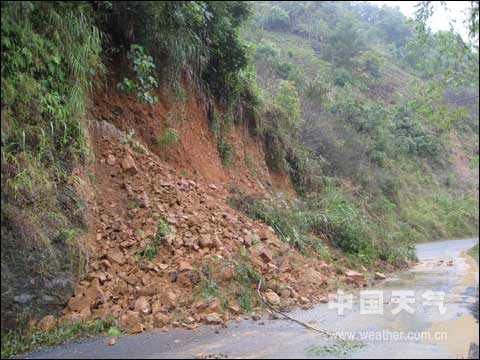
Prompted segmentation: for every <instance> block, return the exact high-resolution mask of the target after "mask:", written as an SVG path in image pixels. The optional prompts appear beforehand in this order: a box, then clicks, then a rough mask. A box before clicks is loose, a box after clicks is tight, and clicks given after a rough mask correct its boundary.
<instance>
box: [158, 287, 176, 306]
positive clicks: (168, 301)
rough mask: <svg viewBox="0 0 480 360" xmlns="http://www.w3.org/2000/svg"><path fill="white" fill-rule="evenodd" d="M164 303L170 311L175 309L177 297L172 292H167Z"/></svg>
mask: <svg viewBox="0 0 480 360" xmlns="http://www.w3.org/2000/svg"><path fill="white" fill-rule="evenodd" d="M162 303H163V305H165V306H166V307H168V308H169V309H173V308H175V307H176V306H177V295H175V293H174V292H172V291H169V292H167V293H166V294H165V296H164V298H163V299H162Z"/></svg>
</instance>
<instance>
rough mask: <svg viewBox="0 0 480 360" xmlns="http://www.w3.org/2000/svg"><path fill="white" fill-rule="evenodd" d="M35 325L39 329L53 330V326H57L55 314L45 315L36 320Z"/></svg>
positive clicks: (44, 330)
mask: <svg viewBox="0 0 480 360" xmlns="http://www.w3.org/2000/svg"><path fill="white" fill-rule="evenodd" d="M37 326H38V328H39V329H40V330H41V331H43V332H47V331H50V330H53V329H54V328H55V326H57V320H56V319H55V316H53V315H47V316H45V317H44V318H43V319H42V320H40V321H39V322H38V325H37Z"/></svg>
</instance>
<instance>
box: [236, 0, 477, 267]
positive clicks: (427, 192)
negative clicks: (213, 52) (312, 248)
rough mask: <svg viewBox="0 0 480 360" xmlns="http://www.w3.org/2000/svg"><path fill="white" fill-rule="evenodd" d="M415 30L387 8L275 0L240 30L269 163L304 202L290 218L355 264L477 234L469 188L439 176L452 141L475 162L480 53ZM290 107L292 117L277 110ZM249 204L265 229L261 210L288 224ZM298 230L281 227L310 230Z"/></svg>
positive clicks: (450, 38) (272, 209)
mask: <svg viewBox="0 0 480 360" xmlns="http://www.w3.org/2000/svg"><path fill="white" fill-rule="evenodd" d="M428 3H430V2H428ZM421 6H422V5H421ZM423 6H429V5H428V4H427V5H425V4H423ZM420 29H421V26H420V24H419V23H415V22H412V21H408V20H407V19H406V17H405V16H404V15H403V14H402V13H401V12H400V11H399V10H398V9H393V8H390V7H387V6H383V7H378V6H376V5H372V4H369V3H353V2H321V3H319V2H310V1H305V2H303V1H302V2H290V1H282V2H262V3H259V4H257V5H256V7H255V16H254V18H253V20H252V21H251V22H250V23H249V26H248V27H246V28H245V31H244V32H245V37H246V38H247V39H249V40H250V41H252V43H254V44H255V45H256V46H255V52H254V54H253V59H254V63H255V67H256V69H257V79H258V82H259V84H260V86H261V90H262V98H263V99H264V103H265V110H264V112H263V118H262V126H263V134H264V138H265V145H266V149H267V154H266V157H267V162H268V163H269V164H270V166H271V167H273V168H276V169H278V168H283V169H285V170H287V171H288V172H289V173H290V175H291V176H292V179H293V180H294V184H295V186H296V189H297V191H298V192H300V193H302V194H303V195H304V198H305V199H304V200H303V201H304V205H303V210H299V209H296V210H292V214H294V213H295V214H296V213H298V212H300V213H302V214H305V209H308V213H309V214H310V215H309V216H314V217H315V216H317V217H319V218H322V219H323V221H325V224H328V229H330V231H327V227H324V228H323V229H322V230H321V231H320V233H322V234H328V235H329V237H330V239H331V241H332V243H333V244H334V245H336V246H338V247H340V248H342V249H343V250H344V251H346V252H349V253H355V254H357V255H358V256H360V257H362V258H363V259H366V258H370V259H373V258H381V259H384V260H388V261H392V260H393V259H395V261H401V259H402V258H403V259H405V258H408V257H409V255H408V254H409V251H410V250H409V249H410V246H411V242H412V241H418V240H427V239H430V238H431V237H432V236H433V237H434V238H444V237H449V236H459V229H460V228H463V231H464V232H465V234H467V233H470V234H471V233H475V232H476V231H478V230H477V228H478V215H477V210H478V202H477V201H476V200H475V197H476V196H475V195H474V194H478V186H477V184H476V183H475V182H474V181H473V182H472V181H471V180H470V181H469V180H467V179H461V178H456V179H453V178H452V176H451V175H449V174H451V173H452V172H453V171H454V170H453V166H454V164H453V163H452V161H451V158H450V156H451V155H452V150H453V147H454V146H456V147H457V150H456V151H458V146H457V145H458V143H455V142H452V136H461V137H462V139H463V141H464V144H462V145H463V146H461V148H463V150H462V151H465V152H467V153H468V154H469V155H468V156H469V157H470V158H471V159H472V161H474V160H475V157H476V153H475V150H474V149H475V146H477V147H478V130H474V129H476V127H477V126H478V125H477V124H478V87H477V86H476V84H475V83H476V81H477V79H478V52H475V51H474V50H473V51H472V47H468V46H466V45H465V44H463V43H461V42H459V37H458V35H455V34H453V33H450V32H438V33H433V32H431V31H430V30H428V29H426V28H423V30H420ZM285 84H289V86H293V88H292V89H291V90H289V91H288V92H287V93H288V96H285V95H282V94H280V96H279V91H278V89H279V88H284V87H285ZM292 98H296V100H295V101H294V100H293V99H292ZM464 99H467V100H469V101H467V102H464V101H463V100H464ZM294 103H298V104H300V107H299V113H296V112H295V114H294V113H292V112H288V111H287V112H285V109H288V108H292V104H294ZM282 109H283V111H282ZM285 114H288V115H285ZM297 114H298V115H297ZM285 118H287V119H289V120H290V121H289V120H286V119H285ZM293 119H296V120H295V122H294V123H295V124H299V128H298V130H299V132H298V134H299V136H295V135H293V134H295V133H296V131H297V130H296V129H294V128H292V122H291V120H293ZM466 124H468V125H466ZM472 130H473V131H472ZM454 134H456V135H454ZM292 135H293V136H292ZM332 181H333V182H332ZM319 194H320V195H319ZM334 194H336V195H334ZM340 194H343V195H342V196H341V195H340ZM345 194H346V195H347V197H346V198H345ZM307 198H308V199H311V198H313V199H315V201H314V202H313V203H312V202H310V201H309V200H307ZM327 199H330V200H327ZM346 199H348V202H347V203H345V201H346ZM367 199H368V200H367ZM247 204H248V202H247ZM259 204H261V205H258V206H259V208H258V209H259V211H255V210H254V209H257V205H255V206H249V207H247V208H246V209H245V210H246V211H247V212H250V213H251V214H252V215H253V216H256V217H259V218H261V219H263V220H264V221H267V222H269V223H271V225H272V226H274V227H275V226H276V224H277V222H278V220H275V221H274V222H273V223H272V221H271V218H270V215H269V214H273V215H272V216H273V219H277V218H280V217H282V218H284V219H288V218H289V214H290V213H289V212H288V211H287V212H286V213H285V212H282V213H281V214H282V215H281V216H280V215H279V214H278V211H277V210H276V209H277V206H276V205H274V204H272V202H271V201H270V202H267V204H268V206H267V205H266V203H265V202H264V201H261V202H260V203H259ZM312 204H313V206H312ZM420 209H421V210H420ZM312 214H313V215H312ZM309 216H307V218H308V217H309ZM290 218H291V217H290ZM447 218H448V219H447ZM285 221H287V220H285ZM282 223H283V222H279V223H278V224H282ZM301 224H302V222H301V221H300V222H297V221H291V222H290V225H291V226H293V227H294V228H295V229H296V231H297V233H298V234H302V233H303V234H308V233H310V232H311V230H312V229H308V228H304V227H302V226H301ZM290 225H289V226H287V227H288V228H290ZM279 226H280V225H279ZM325 226H327V225H325ZM282 227H283V226H282ZM279 232H280V233H284V232H286V230H284V229H279ZM460 232H461V231H460ZM287 233H288V231H287ZM290 233H291V231H290ZM299 236H300V235H299ZM289 238H291V236H290V237H289ZM301 238H302V237H301V236H300V237H297V239H301ZM307 238H308V237H307ZM307 238H305V241H307ZM302 241H304V240H298V241H297V240H295V242H296V243H297V244H298V243H300V242H302Z"/></svg>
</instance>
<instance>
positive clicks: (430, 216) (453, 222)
mask: <svg viewBox="0 0 480 360" xmlns="http://www.w3.org/2000/svg"><path fill="white" fill-rule="evenodd" d="M245 37H246V38H247V39H248V40H249V41H251V42H253V43H255V44H259V43H260V42H261V41H266V42H270V43H273V44H274V45H275V46H276V47H277V48H278V49H280V56H279V59H280V60H281V61H284V62H290V63H293V64H294V65H295V66H296V68H297V69H300V72H301V73H302V75H301V76H300V77H303V79H306V80H307V81H308V79H314V78H321V79H322V78H327V77H328V74H330V73H331V72H332V71H334V67H333V66H332V65H331V64H329V63H328V62H326V61H324V60H322V59H321V58H320V57H319V56H318V55H317V54H316V52H315V50H314V49H313V48H312V46H311V44H310V42H309V41H308V39H306V38H304V37H301V36H297V35H295V34H291V33H285V32H276V31H256V32H255V33H250V32H249V31H248V29H246V30H245ZM374 52H375V53H376V54H377V55H378V56H380V57H381V58H382V68H381V73H382V78H381V79H380V80H379V81H378V82H377V83H376V84H375V85H374V86H371V87H367V86H365V84H364V82H363V80H362V78H361V77H360V76H355V74H354V79H353V84H352V87H351V89H352V92H353V94H354V96H356V97H358V98H359V99H361V101H365V102H369V103H374V104H377V105H380V106H383V107H385V108H386V109H389V108H390V107H392V106H394V105H395V104H398V103H400V102H402V101H404V100H405V98H406V97H407V96H408V95H410V93H411V91H412V88H411V84H412V83H413V82H414V81H416V80H418V78H417V77H416V76H415V74H413V73H411V72H409V71H407V70H405V69H403V67H402V66H400V65H397V64H396V63H395V61H393V60H392V59H390V58H389V57H388V56H386V55H385V54H384V53H382V49H381V48H377V49H375V50H374ZM257 65H258V64H257ZM258 68H260V67H258ZM269 76H270V78H269ZM276 80H278V78H277V79H273V78H272V77H271V74H267V75H264V74H259V81H260V83H261V84H262V85H263V88H264V89H265V90H266V91H268V92H272V91H275V90H274V89H275V81H276ZM295 80H296V79H295ZM336 91H337V89H335V88H332V89H331V93H330V96H331V97H334V96H335V92H336ZM462 137H463V142H462V143H463V144H465V146H464V147H465V148H466V147H468V146H469V145H468V146H467V144H472V143H478V135H477V134H475V133H468V132H466V133H464V134H462ZM462 143H459V142H457V143H455V144H452V143H449V144H448V151H449V152H448V154H449V155H448V156H452V151H451V149H452V148H453V145H455V146H458V145H459V144H460V145H461V144H462ZM469 147H470V148H471V146H469ZM449 161H450V159H448V160H447V163H448V162H449ZM386 168H387V169H388V171H389V172H390V173H391V174H392V176H393V177H394V178H395V179H396V180H397V182H398V184H399V191H398V194H399V195H398V200H397V206H396V210H395V211H392V212H391V217H390V218H387V217H384V218H383V219H382V220H383V221H384V222H385V223H391V224H392V227H391V228H390V230H391V231H392V229H394V231H395V232H398V237H400V238H409V239H411V240H415V241H428V240H431V239H432V238H449V237H462V236H469V235H472V234H476V233H478V188H477V189H476V188H475V184H465V183H462V182H461V181H457V174H456V173H455V172H454V169H453V168H452V167H451V166H450V165H447V168H448V170H440V171H439V170H438V169H434V168H433V167H432V166H431V165H430V164H429V163H428V162H426V161H416V160H409V159H404V160H403V161H401V162H393V161H391V162H389V163H387V164H386ZM369 176H372V177H374V176H375V172H374V171H373V169H372V171H371V172H370V175H369ZM477 178H478V175H477ZM347 180H348V179H347ZM350 180H351V181H352V182H353V184H355V180H354V179H350ZM353 188H355V186H353ZM343 191H344V192H347V193H349V194H350V195H352V196H353V198H354V199H355V202H356V203H357V204H360V207H363V206H365V207H367V208H369V207H370V209H371V206H370V204H369V203H370V202H371V200H372V199H371V198H370V196H369V195H368V193H358V192H355V191H352V187H348V186H347V187H344V188H343ZM476 194H477V195H476ZM387 212H388V211H387ZM380 213H382V212H380ZM384 225H385V224H384ZM380 227H384V228H387V229H388V226H383V225H382V226H380ZM374 232H375V233H376V234H374V236H375V235H377V236H378V234H379V233H380V232H382V230H379V231H374ZM392 237H395V235H393V236H392Z"/></svg>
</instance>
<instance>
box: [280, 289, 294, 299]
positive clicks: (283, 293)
mask: <svg viewBox="0 0 480 360" xmlns="http://www.w3.org/2000/svg"><path fill="white" fill-rule="evenodd" d="M291 296H292V292H291V291H290V290H289V289H282V290H281V291H280V297H281V298H282V299H288V298H289V297H291Z"/></svg>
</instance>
